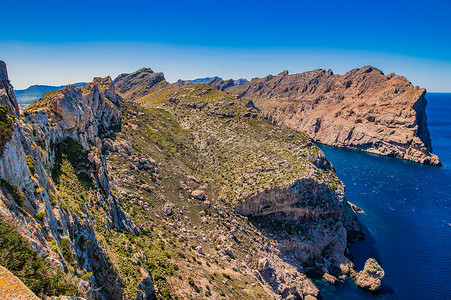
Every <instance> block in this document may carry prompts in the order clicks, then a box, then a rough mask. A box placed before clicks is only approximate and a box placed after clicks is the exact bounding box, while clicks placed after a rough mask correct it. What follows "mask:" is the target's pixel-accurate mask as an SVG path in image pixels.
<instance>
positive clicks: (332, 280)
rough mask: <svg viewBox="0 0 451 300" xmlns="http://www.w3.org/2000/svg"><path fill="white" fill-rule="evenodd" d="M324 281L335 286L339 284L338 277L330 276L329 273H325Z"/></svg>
mask: <svg viewBox="0 0 451 300" xmlns="http://www.w3.org/2000/svg"><path fill="white" fill-rule="evenodd" d="M323 279H324V280H326V281H327V282H329V283H330V284H333V285H335V284H337V281H338V279H337V277H335V276H333V275H330V274H329V273H324V275H323Z"/></svg>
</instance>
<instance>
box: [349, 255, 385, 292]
mask: <svg viewBox="0 0 451 300" xmlns="http://www.w3.org/2000/svg"><path fill="white" fill-rule="evenodd" d="M384 276H385V272H384V270H383V269H382V267H381V266H380V265H379V264H378V263H377V261H376V260H375V259H374V258H369V259H368V260H367V261H366V263H365V267H364V268H363V270H362V271H360V272H359V273H357V274H356V275H355V278H354V280H355V283H356V285H357V286H359V287H361V288H363V289H366V290H369V291H372V292H377V291H379V290H380V289H381V286H382V279H383V278H384Z"/></svg>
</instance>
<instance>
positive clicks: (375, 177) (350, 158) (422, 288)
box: [316, 93, 451, 300]
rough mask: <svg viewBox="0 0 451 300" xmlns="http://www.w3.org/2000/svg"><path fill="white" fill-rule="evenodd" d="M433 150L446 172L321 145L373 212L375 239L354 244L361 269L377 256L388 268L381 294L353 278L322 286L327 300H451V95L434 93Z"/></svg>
mask: <svg viewBox="0 0 451 300" xmlns="http://www.w3.org/2000/svg"><path fill="white" fill-rule="evenodd" d="M427 99H428V107H427V115H428V124H429V131H430V132H431V138H432V146H433V152H434V153H435V154H437V155H438V156H439V157H440V159H441V161H442V163H443V165H444V167H441V168H438V167H432V166H424V165H420V164H416V163H412V162H408V161H403V160H399V159H395V158H388V157H383V156H378V155H372V154H367V153H363V152H359V151H352V150H347V149H340V148H335V147H329V146H325V145H319V146H320V148H321V149H322V150H323V151H324V152H325V154H326V157H327V158H328V159H329V160H330V161H331V162H332V163H333V165H334V167H335V168H336V170H337V173H338V175H339V177H340V179H341V180H342V181H343V182H344V183H345V185H346V187H347V190H346V194H347V197H348V199H349V201H351V202H353V203H355V204H356V205H358V206H359V207H361V208H362V209H363V210H364V211H365V213H364V214H359V220H360V221H361V223H362V224H363V225H364V227H366V230H367V232H366V233H367V239H366V240H365V241H363V242H358V243H356V244H354V245H353V246H352V249H351V250H352V252H353V254H354V255H355V259H354V263H355V264H356V266H357V268H358V269H359V270H360V269H362V268H363V265H364V263H365V261H366V259H367V258H369V257H375V258H376V259H377V260H378V261H379V262H380V264H381V265H382V267H383V268H384V270H385V273H386V275H385V278H384V284H383V291H382V293H381V294H379V295H373V294H371V293H368V292H366V291H363V290H361V289H358V288H357V287H355V285H354V283H353V282H352V281H347V282H346V283H344V284H340V285H338V286H336V287H334V286H331V285H328V284H326V283H325V282H324V281H316V284H317V285H318V286H319V287H320V289H321V293H322V295H323V298H324V299H346V300H348V299H451V94H438V93H437V94H435V93H434V94H427Z"/></svg>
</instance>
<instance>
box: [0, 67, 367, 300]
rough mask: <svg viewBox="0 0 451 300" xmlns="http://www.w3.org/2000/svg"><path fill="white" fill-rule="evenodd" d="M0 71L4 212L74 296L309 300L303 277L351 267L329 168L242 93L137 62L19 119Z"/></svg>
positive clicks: (349, 229) (345, 208) (350, 235)
mask: <svg viewBox="0 0 451 300" xmlns="http://www.w3.org/2000/svg"><path fill="white" fill-rule="evenodd" d="M2 70H4V71H3V72H4V73H2V78H3V79H4V80H3V81H2V82H3V86H5V89H4V90H2V95H6V96H4V97H2V98H1V99H2V103H0V104H2V105H6V106H8V108H11V110H10V114H13V115H14V116H15V117H9V118H10V119H11V122H12V123H11V128H12V131H11V134H10V135H9V136H6V137H5V141H4V142H5V143H4V147H3V154H2V155H1V156H0V175H1V179H2V180H3V183H2V189H1V194H0V200H1V201H0V214H1V216H2V218H6V219H8V220H11V222H12V223H13V224H14V225H15V226H16V228H17V229H18V230H19V232H20V235H21V236H23V237H25V238H26V240H27V241H28V243H30V244H31V245H32V248H33V249H35V250H36V251H37V253H38V255H39V257H41V258H42V259H44V260H45V261H46V263H48V264H50V265H51V266H52V267H53V268H54V269H55V270H60V271H61V272H63V273H64V274H66V275H67V278H68V279H67V280H68V282H69V283H70V284H72V285H73V286H75V287H76V288H77V290H78V291H79V293H80V294H81V295H82V296H86V297H89V298H95V299H129V298H134V299H152V298H159V299H170V298H175V297H178V298H193V299H197V298H208V297H213V298H220V297H223V296H224V295H228V296H229V297H231V298H243V297H244V298H263V299H272V298H277V299H314V298H317V297H320V295H319V291H318V289H317V288H316V287H315V285H314V284H313V283H312V281H311V280H310V279H308V277H307V276H306V272H307V271H315V272H318V273H321V274H329V275H330V276H334V277H339V278H342V277H343V276H354V275H355V274H356V272H357V270H355V266H354V264H353V263H352V261H351V260H350V259H349V257H350V255H349V243H350V242H352V241H353V240H356V239H359V238H362V231H361V229H360V226H359V225H358V223H357V218H356V214H355V212H354V211H353V210H352V208H351V206H350V205H349V204H348V202H347V200H346V197H345V193H344V189H345V187H344V185H343V183H342V182H341V181H340V180H339V178H338V177H337V175H336V174H335V170H334V168H333V166H332V165H331V164H330V163H329V162H328V161H327V159H326V158H325V156H324V154H323V153H322V151H321V150H320V149H319V148H318V147H317V146H316V145H315V144H314V143H313V142H312V140H311V139H310V138H309V137H308V136H307V135H306V134H304V133H302V132H296V131H294V130H292V129H289V128H287V127H284V126H277V125H274V124H272V123H271V122H269V121H268V120H267V119H266V118H265V116H264V115H263V114H262V113H261V111H260V110H259V109H257V108H255V106H254V105H251V104H250V102H249V101H248V100H245V99H240V98H239V97H236V96H233V95H230V94H227V93H225V92H221V91H217V90H215V89H214V88H212V87H209V86H206V85H188V86H177V87H176V86H172V85H170V84H168V83H167V82H166V81H165V80H164V76H163V75H162V73H154V72H153V71H152V70H150V69H145V68H144V69H141V70H138V71H137V72H134V73H131V74H123V75H120V76H119V77H118V78H116V79H115V80H114V81H113V80H112V79H111V78H109V77H106V78H95V79H94V81H93V82H92V83H89V84H87V85H86V86H84V87H75V86H67V87H66V88H64V89H62V90H58V91H54V92H50V93H47V94H45V95H44V97H43V98H41V99H40V100H39V101H37V102H35V103H34V104H33V105H30V106H28V107H27V108H26V109H25V111H24V112H22V111H21V110H20V108H19V107H18V105H17V101H16V100H15V97H14V96H13V95H14V94H13V90H12V86H8V85H7V84H9V81H8V79H7V74H6V67H4V68H2ZM11 91H12V93H11ZM16 108H17V109H16ZM325 277H328V278H330V277H329V276H327V275H325ZM43 293H44V292H43ZM40 296H42V295H40Z"/></svg>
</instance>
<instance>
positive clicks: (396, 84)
mask: <svg viewBox="0 0 451 300" xmlns="http://www.w3.org/2000/svg"><path fill="white" fill-rule="evenodd" d="M226 91H227V92H231V93H234V94H236V95H239V96H241V97H246V98H248V99H252V100H254V103H255V104H256V106H257V107H258V108H259V109H261V110H262V111H263V112H264V113H265V114H266V116H267V117H268V118H269V119H270V120H272V121H274V122H276V123H278V124H285V125H287V126H288V127H291V128H293V129H296V130H301V131H304V132H306V133H307V134H309V135H310V137H312V138H313V139H314V140H315V141H318V142H320V143H323V144H328V145H332V146H338V147H345V148H351V149H356V150H362V151H367V152H371V153H376V154H381V155H387V156H393V157H397V158H402V159H407V160H411V161H414V162H418V163H424V164H430V165H440V160H439V158H438V157H437V156H436V155H434V154H432V145H431V139H430V135H429V130H428V126H427V117H426V111H425V108H426V104H427V101H426V90H425V89H422V88H419V87H414V86H413V85H412V84H411V83H410V82H409V81H408V80H407V79H406V78H404V77H402V76H398V75H395V74H393V73H391V74H389V75H387V76H385V75H384V74H383V73H382V72H381V71H380V70H378V69H376V68H373V67H371V66H365V67H363V68H361V69H353V70H351V71H349V72H348V73H346V74H345V75H335V74H333V72H332V71H331V70H327V71H326V70H322V69H317V70H314V71H309V72H304V73H300V74H293V75H287V73H285V72H282V73H280V74H279V75H277V76H267V77H265V78H254V79H252V81H250V82H249V83H245V84H243V85H241V86H233V87H229V88H227V89H226Z"/></svg>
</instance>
